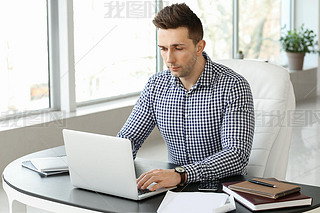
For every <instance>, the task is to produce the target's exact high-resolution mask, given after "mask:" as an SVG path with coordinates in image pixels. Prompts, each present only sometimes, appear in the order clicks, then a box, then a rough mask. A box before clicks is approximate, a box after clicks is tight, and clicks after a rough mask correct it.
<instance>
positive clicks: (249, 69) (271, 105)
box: [216, 59, 295, 180]
mask: <svg viewBox="0 0 320 213" xmlns="http://www.w3.org/2000/svg"><path fill="white" fill-rule="evenodd" d="M216 62H217V63H219V64H223V65H225V66H227V67H230V68H231V69H233V70H234V71H235V72H237V73H239V74H240V75H242V76H243V77H245V78H246V79H247V81H248V82H249V84H250V86H251V90H252V95H253V100H254V107H255V132H254V139H253V145H252V151H251V155H250V158H249V165H248V167H247V168H248V175H251V176H255V177H274V178H278V179H280V180H284V179H285V177H286V171H287V165H288V157H289V147H290V144H291V130H292V125H291V122H292V115H293V113H294V110H295V96H294V92H293V88H292V84H291V81H290V77H289V73H288V71H287V70H286V69H284V68H283V67H280V66H277V65H273V64H269V63H266V62H263V61H256V60H235V59H230V60H218V61H216Z"/></svg>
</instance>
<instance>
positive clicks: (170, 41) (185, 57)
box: [158, 27, 197, 78]
mask: <svg viewBox="0 0 320 213" xmlns="http://www.w3.org/2000/svg"><path fill="white" fill-rule="evenodd" d="M158 46H159V47H160V49H161V56H162V58H163V61H164V62H165V63H166V65H167V67H168V68H169V69H170V71H171V73H172V74H173V76H175V77H179V78H186V77H188V76H190V75H191V73H192V70H193V68H194V65H195V63H196V61H197V55H196V46H195V45H194V44H193V42H192V40H191V39H190V38H189V36H188V29H187V28H185V27H179V28H176V29H167V30H165V29H159V32H158Z"/></svg>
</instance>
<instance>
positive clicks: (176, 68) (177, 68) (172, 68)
mask: <svg viewBox="0 0 320 213" xmlns="http://www.w3.org/2000/svg"><path fill="white" fill-rule="evenodd" d="M180 68H181V67H180V66H176V67H174V66H170V67H169V69H170V70H172V71H177V70H179V69H180Z"/></svg>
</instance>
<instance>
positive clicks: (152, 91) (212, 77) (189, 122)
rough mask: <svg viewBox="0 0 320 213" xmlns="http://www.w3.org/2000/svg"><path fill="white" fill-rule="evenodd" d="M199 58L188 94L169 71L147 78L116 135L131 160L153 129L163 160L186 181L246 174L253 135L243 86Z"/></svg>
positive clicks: (250, 106) (233, 75)
mask: <svg viewBox="0 0 320 213" xmlns="http://www.w3.org/2000/svg"><path fill="white" fill-rule="evenodd" d="M203 56H204V57H205V59H206V65H205V68H204V70H203V73H202V74H201V76H200V77H199V79H198V81H197V82H196V83H195V85H194V86H193V87H192V88H191V89H190V90H189V91H187V90H186V89H185V88H184V87H183V85H182V84H181V82H180V80H179V79H178V78H176V77H174V76H173V75H172V74H171V72H170V71H169V70H165V71H163V72H159V73H156V74H155V75H153V76H152V77H151V78H150V79H149V81H148V83H147V84H146V86H145V88H144V90H143V91H142V92H141V95H140V98H139V99H138V101H137V103H136V105H135V106H134V108H133V111H132V113H131V115H130V117H129V118H128V120H127V122H126V123H125V125H124V126H123V128H122V129H121V130H120V132H119V133H118V137H123V138H128V139H130V141H131V142H132V147H133V156H134V157H135V156H136V154H137V151H138V150H139V148H140V147H141V145H142V144H143V142H144V141H145V139H146V138H147V137H148V135H149V134H150V133H151V131H152V130H153V129H154V127H155V126H157V127H158V128H159V130H160V133H161V135H162V137H163V139H164V140H165V142H166V144H167V149H168V160H169V162H171V163H174V164H178V165H181V166H182V167H184V168H185V169H186V172H187V177H188V182H195V181H204V180H210V179H218V178H222V177H226V176H232V175H239V174H246V166H247V164H248V160H249V155H250V151H251V145H252V140H253V132H254V110H253V99H252V94H251V90H250V86H249V84H248V82H247V81H246V80H245V79H244V78H243V77H242V76H240V75H239V74H237V73H235V72H234V71H232V70H231V69H229V68H227V67H225V66H223V65H220V64H217V63H214V62H212V61H211V59H210V58H209V57H208V56H207V55H206V53H205V52H203Z"/></svg>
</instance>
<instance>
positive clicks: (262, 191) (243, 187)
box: [229, 178, 301, 199]
mask: <svg viewBox="0 0 320 213" xmlns="http://www.w3.org/2000/svg"><path fill="white" fill-rule="evenodd" d="M252 180H256V181H261V182H264V183H267V184H271V185H274V186H275V188H273V187H267V186H263V185H259V184H255V183H251V182H249V181H242V182H239V183H236V184H232V185H229V188H230V189H232V190H235V191H240V192H246V193H249V194H255V195H259V196H263V197H268V198H272V199H278V198H280V197H284V196H286V195H289V194H292V193H295V192H298V191H300V190H301V187H300V186H297V185H294V184H289V183H283V182H280V181H276V180H270V179H269V180H268V179H260V178H254V179H252Z"/></svg>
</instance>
